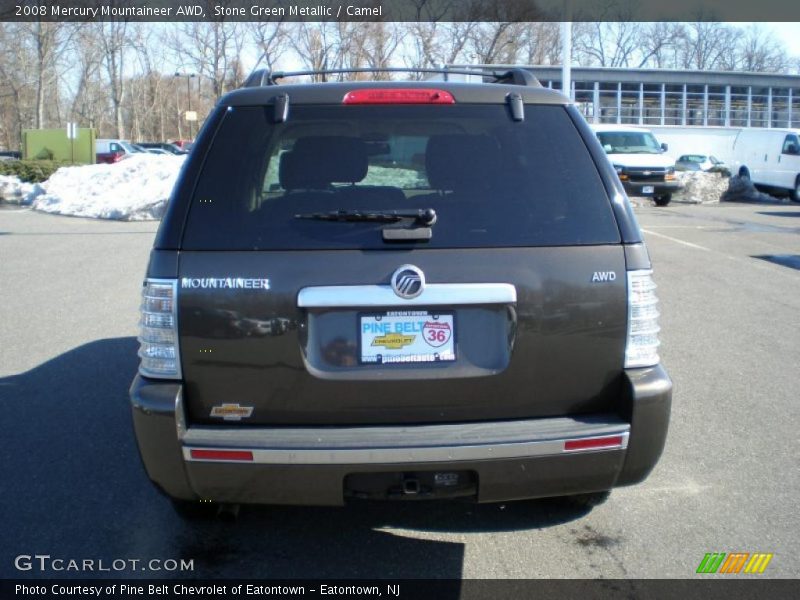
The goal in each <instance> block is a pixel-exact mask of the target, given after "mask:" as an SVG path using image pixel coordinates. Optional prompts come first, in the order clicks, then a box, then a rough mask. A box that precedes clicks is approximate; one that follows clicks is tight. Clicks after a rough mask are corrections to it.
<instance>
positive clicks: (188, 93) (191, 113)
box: [175, 71, 197, 140]
mask: <svg viewBox="0 0 800 600" xmlns="http://www.w3.org/2000/svg"><path fill="white" fill-rule="evenodd" d="M175 77H186V100H187V102H188V104H189V108H188V109H187V110H186V115H185V117H186V121H187V122H188V123H189V139H190V140H191V139H194V133H193V130H192V121H196V120H197V114H196V113H195V112H194V111H193V110H192V86H191V81H192V78H194V77H196V75H195V74H194V73H181V72H180V71H175Z"/></svg>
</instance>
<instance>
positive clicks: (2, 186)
mask: <svg viewBox="0 0 800 600" xmlns="http://www.w3.org/2000/svg"><path fill="white" fill-rule="evenodd" d="M43 193H44V188H43V187H42V186H41V185H39V184H38V183H25V182H23V181H20V180H19V179H18V178H17V177H14V176H13V175H0V200H5V201H6V202H14V203H15V204H30V203H31V202H33V200H34V199H35V198H36V197H37V196H40V195H41V194H43Z"/></svg>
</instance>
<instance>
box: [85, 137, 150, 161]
mask: <svg viewBox="0 0 800 600" xmlns="http://www.w3.org/2000/svg"><path fill="white" fill-rule="evenodd" d="M142 152H144V150H142V149H140V148H137V147H136V146H135V145H134V144H131V143H130V142H129V141H127V140H107V139H104V140H97V141H96V142H95V153H96V155H95V158H96V160H97V162H98V163H109V164H112V163H116V162H119V161H121V160H122V159H123V158H125V157H127V156H130V155H131V154H139V153H142Z"/></svg>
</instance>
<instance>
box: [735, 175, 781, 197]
mask: <svg viewBox="0 0 800 600" xmlns="http://www.w3.org/2000/svg"><path fill="white" fill-rule="evenodd" d="M722 200H723V201H724V202H736V201H738V202H780V200H779V199H778V198H774V197H772V196H770V195H769V194H765V193H763V192H759V191H758V190H757V189H756V186H754V185H753V182H752V181H750V180H749V179H742V178H741V177H731V181H730V185H729V186H728V189H727V190H725V193H724V194H723V195H722Z"/></svg>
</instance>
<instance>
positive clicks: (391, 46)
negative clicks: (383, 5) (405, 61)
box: [364, 23, 407, 79]
mask: <svg viewBox="0 0 800 600" xmlns="http://www.w3.org/2000/svg"><path fill="white" fill-rule="evenodd" d="M364 27H366V29H367V36H366V56H365V59H366V62H367V65H368V66H370V67H372V68H375V69H381V68H386V67H391V66H402V65H393V63H392V59H393V57H394V55H395V52H397V50H398V49H399V48H400V46H401V44H402V43H403V40H404V39H405V37H406V33H407V32H406V30H405V29H404V28H403V27H402V26H401V24H400V23H367V24H366V25H364ZM374 78H375V79H389V75H388V74H387V73H385V72H384V73H376V74H375V77H374Z"/></svg>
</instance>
